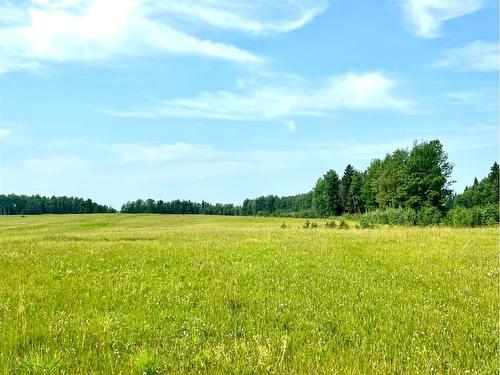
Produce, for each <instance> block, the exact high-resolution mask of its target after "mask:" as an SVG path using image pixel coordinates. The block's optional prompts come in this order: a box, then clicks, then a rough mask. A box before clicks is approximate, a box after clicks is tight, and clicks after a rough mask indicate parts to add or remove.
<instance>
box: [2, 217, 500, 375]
mask: <svg viewBox="0 0 500 375" xmlns="http://www.w3.org/2000/svg"><path fill="white" fill-rule="evenodd" d="M316 221H317V222H318V224H320V227H319V228H309V229H305V228H302V224H303V222H304V220H301V219H278V218H254V217H221V216H202V215H197V216H189V215H186V216H183V215H175V216H171V215H126V214H96V215H41V216H26V217H22V216H11V217H0V373H5V374H11V373H12V374H23V373H30V374H52V373H55V374H59V373H63V374H90V373H95V374H130V373H137V374H155V373H159V374H161V373H209V374H213V373H241V374H253V373H269V372H271V373H281V374H290V373H307V374H315V373H317V374H320V373H325V374H331V373H338V374H366V373H374V374H391V373H393V374H401V373H450V374H451V373H452V374H456V373H478V374H479V373H480V374H491V373H497V372H498V367H499V362H498V350H499V314H498V306H499V289H498V284H499V270H498V240H499V236H498V229H497V228H496V227H485V228H474V229H458V228H447V227H397V226H395V227H389V226H378V227H377V228H375V229H355V228H354V226H353V225H351V227H350V228H349V229H338V228H336V229H329V228H325V227H324V226H323V225H324V223H325V220H316ZM283 222H285V223H286V228H281V225H282V223H283Z"/></svg>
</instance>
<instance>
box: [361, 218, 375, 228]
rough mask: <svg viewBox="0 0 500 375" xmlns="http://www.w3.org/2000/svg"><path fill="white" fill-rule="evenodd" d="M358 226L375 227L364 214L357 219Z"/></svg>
mask: <svg viewBox="0 0 500 375" xmlns="http://www.w3.org/2000/svg"><path fill="white" fill-rule="evenodd" d="M359 227H360V228H362V229H370V228H375V225H374V224H373V223H371V222H370V220H368V218H367V217H366V216H361V218H360V219H359Z"/></svg>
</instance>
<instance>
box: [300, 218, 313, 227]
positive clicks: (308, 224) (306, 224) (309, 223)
mask: <svg viewBox="0 0 500 375" xmlns="http://www.w3.org/2000/svg"><path fill="white" fill-rule="evenodd" d="M310 226H311V222H310V221H309V219H307V220H306V222H305V223H304V225H302V228H309V227H310Z"/></svg>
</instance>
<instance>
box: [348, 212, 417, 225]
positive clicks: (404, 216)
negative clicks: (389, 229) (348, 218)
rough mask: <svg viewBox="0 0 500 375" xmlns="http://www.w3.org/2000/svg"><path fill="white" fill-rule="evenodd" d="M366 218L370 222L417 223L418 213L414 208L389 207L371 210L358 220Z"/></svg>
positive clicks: (389, 223) (391, 223)
mask: <svg viewBox="0 0 500 375" xmlns="http://www.w3.org/2000/svg"><path fill="white" fill-rule="evenodd" d="M363 218H364V220H366V221H367V222H368V223H370V224H385V225H415V224H416V223H417V213H416V212H415V210H412V209H400V208H388V209H386V210H375V211H369V212H367V213H365V214H363V215H361V216H360V217H359V218H358V219H357V220H359V221H361V220H362V219H363Z"/></svg>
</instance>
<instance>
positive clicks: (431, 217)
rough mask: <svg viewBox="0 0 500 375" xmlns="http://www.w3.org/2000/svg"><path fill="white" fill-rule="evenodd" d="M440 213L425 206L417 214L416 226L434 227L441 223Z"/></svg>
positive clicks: (433, 208) (434, 208)
mask: <svg viewBox="0 0 500 375" xmlns="http://www.w3.org/2000/svg"><path fill="white" fill-rule="evenodd" d="M441 217H442V214H441V211H439V210H438V209H437V208H436V207H432V206H427V207H424V208H422V209H421V210H420V211H419V212H418V214H417V224H418V225H423V226H427V225H436V224H439V223H440V221H441Z"/></svg>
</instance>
